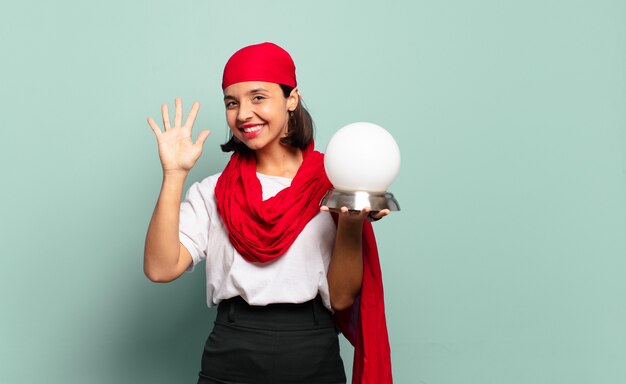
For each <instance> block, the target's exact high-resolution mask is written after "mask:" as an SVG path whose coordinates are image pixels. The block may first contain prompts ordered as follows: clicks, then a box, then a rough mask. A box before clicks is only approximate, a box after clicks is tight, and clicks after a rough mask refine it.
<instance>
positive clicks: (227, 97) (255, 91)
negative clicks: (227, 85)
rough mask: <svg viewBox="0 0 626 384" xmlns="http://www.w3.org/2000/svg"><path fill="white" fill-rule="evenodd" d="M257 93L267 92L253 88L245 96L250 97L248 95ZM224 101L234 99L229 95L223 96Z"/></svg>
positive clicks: (263, 89)
mask: <svg viewBox="0 0 626 384" xmlns="http://www.w3.org/2000/svg"><path fill="white" fill-rule="evenodd" d="M259 92H268V90H267V89H265V88H254V89H251V90H249V91H248V92H246V94H247V95H250V94H253V93H259ZM226 99H235V97H234V96H231V95H224V100H226Z"/></svg>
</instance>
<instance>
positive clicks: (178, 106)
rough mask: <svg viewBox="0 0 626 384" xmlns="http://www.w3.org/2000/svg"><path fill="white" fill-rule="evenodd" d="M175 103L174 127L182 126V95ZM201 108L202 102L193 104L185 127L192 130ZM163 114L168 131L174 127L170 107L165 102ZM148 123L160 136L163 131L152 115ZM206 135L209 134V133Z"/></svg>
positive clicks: (165, 127)
mask: <svg viewBox="0 0 626 384" xmlns="http://www.w3.org/2000/svg"><path fill="white" fill-rule="evenodd" d="M174 104H175V114H174V128H180V127H181V123H182V119H183V101H182V99H181V98H180V97H177V98H176V99H175V100H174ZM199 109H200V103H199V102H197V101H195V102H194V103H193V105H192V106H191V111H189V115H188V116H187V120H186V121H185V127H186V128H188V129H189V131H191V128H192V127H193V123H194V122H195V121H196V117H197V116H198V110H199ZM161 115H162V116H163V128H164V131H165V132H167V131H169V130H170V129H172V127H171V125H170V115H169V109H168V108H167V104H163V105H162V106H161ZM148 124H149V125H150V128H152V131H153V132H154V134H155V135H157V137H159V135H160V134H161V133H162V131H161V129H160V128H159V126H158V125H157V123H156V122H155V121H154V119H153V118H152V117H149V118H148ZM206 135H207V136H208V133H207V134H206ZM204 140H206V137H204V138H203V140H202V142H204Z"/></svg>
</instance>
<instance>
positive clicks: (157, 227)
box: [144, 173, 186, 281]
mask: <svg viewBox="0 0 626 384" xmlns="http://www.w3.org/2000/svg"><path fill="white" fill-rule="evenodd" d="M185 178H186V174H185V173H179V174H173V175H164V177H163V184H162V185H161V193H160V194H159V199H158V201H157V204H156V207H155V208H154V213H153V215H152V219H151V220H150V225H149V226H148V233H147V235H146V244H145V249H144V273H145V274H146V276H147V277H148V278H149V279H150V280H152V281H170V280H173V279H175V278H176V277H178V275H180V273H178V269H180V268H178V266H179V255H180V240H179V237H178V224H179V220H180V203H181V196H182V192H183V186H184V182H185Z"/></svg>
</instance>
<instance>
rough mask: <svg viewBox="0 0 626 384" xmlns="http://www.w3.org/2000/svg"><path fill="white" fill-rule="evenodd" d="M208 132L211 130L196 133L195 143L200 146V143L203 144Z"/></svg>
mask: <svg viewBox="0 0 626 384" xmlns="http://www.w3.org/2000/svg"><path fill="white" fill-rule="evenodd" d="M210 134H211V131H209V130H208V129H207V130H204V131H202V132H200V133H199V134H198V138H197V139H196V144H195V145H199V146H201V147H202V145H204V142H205V141H206V138H207V137H209V135H210Z"/></svg>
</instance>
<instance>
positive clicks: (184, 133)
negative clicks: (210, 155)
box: [148, 97, 210, 174]
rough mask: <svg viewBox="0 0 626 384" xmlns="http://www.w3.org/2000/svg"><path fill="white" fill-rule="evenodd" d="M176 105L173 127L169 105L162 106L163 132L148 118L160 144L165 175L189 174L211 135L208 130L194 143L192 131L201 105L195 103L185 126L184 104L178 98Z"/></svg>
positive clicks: (201, 133) (160, 155)
mask: <svg viewBox="0 0 626 384" xmlns="http://www.w3.org/2000/svg"><path fill="white" fill-rule="evenodd" d="M174 103H175V107H176V112H175V115H174V126H173V127H172V126H170V117H169V113H168V110H167V104H163V105H162V106H161V113H162V114H163V127H164V131H163V132H162V131H161V129H160V128H159V126H158V125H157V123H156V122H155V121H154V119H152V117H148V124H149V125H150V127H151V128H152V130H153V131H154V134H155V136H156V139H157V142H158V144H159V158H160V159H161V165H162V166H163V173H164V174H168V173H179V172H182V173H187V172H189V170H190V169H191V168H192V167H193V166H194V164H195V163H196V161H197V160H198V158H200V155H201V154H202V145H203V144H204V141H205V140H206V139H207V137H208V136H209V133H210V131H208V130H204V131H202V132H200V134H199V135H198V139H197V140H196V142H195V143H194V142H193V140H192V138H191V131H192V129H193V124H194V122H195V120H196V116H197V114H198V109H199V108H200V103H198V102H197V101H196V102H194V103H193V105H192V107H191V111H190V112H189V115H187V120H186V121H185V124H184V125H181V124H182V120H183V102H182V100H181V99H180V98H179V97H177V98H176V99H175V101H174Z"/></svg>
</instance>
